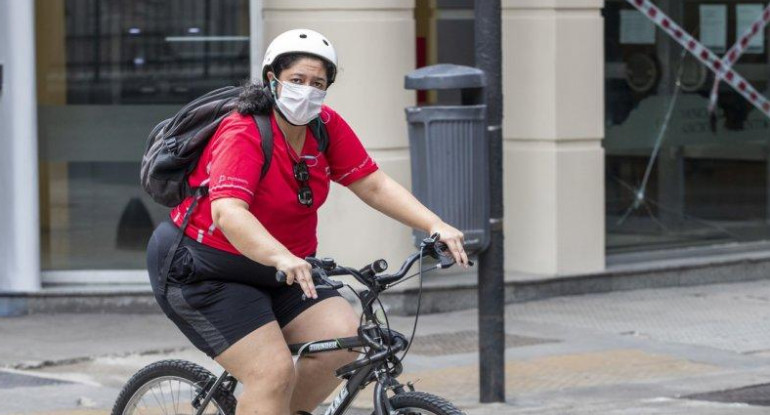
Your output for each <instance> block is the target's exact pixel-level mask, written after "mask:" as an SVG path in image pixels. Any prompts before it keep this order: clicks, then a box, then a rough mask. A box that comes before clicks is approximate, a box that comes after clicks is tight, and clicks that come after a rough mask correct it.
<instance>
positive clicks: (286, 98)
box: [270, 79, 326, 125]
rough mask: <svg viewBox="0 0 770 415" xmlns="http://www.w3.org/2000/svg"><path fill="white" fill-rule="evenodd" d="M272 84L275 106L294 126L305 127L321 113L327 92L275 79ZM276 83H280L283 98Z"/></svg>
mask: <svg viewBox="0 0 770 415" xmlns="http://www.w3.org/2000/svg"><path fill="white" fill-rule="evenodd" d="M273 81H274V82H271V83H270V86H271V89H272V92H273V96H274V97H276V99H275V104H276V105H277V106H278V109H279V110H280V111H281V114H283V116H284V117H286V120H287V121H289V122H290V123H292V124H294V125H305V124H307V123H309V122H310V121H311V120H312V119H313V118H315V117H317V116H318V114H320V113H321V105H322V104H323V102H324V98H325V97H326V91H322V90H320V89H318V88H314V87H312V86H308V85H297V84H292V83H287V82H281V81H279V80H277V79H273ZM276 83H280V84H281V85H282V86H283V88H281V96H280V97H279V96H278V94H277V93H276Z"/></svg>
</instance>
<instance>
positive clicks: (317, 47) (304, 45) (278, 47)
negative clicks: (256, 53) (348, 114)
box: [262, 29, 337, 85]
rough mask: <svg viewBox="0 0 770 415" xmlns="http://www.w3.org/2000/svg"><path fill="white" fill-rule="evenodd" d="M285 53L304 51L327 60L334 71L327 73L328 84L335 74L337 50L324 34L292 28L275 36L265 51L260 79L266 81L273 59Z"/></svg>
mask: <svg viewBox="0 0 770 415" xmlns="http://www.w3.org/2000/svg"><path fill="white" fill-rule="evenodd" d="M287 53H306V54H309V55H313V56H318V57H319V58H321V59H323V60H325V61H327V62H329V63H331V64H332V66H334V71H333V72H332V73H331V74H328V75H329V85H331V83H332V82H334V78H335V77H336V76H337V52H336V51H335V50H334V46H332V43H331V42H329V40H328V39H326V37H324V35H322V34H320V33H318V32H316V31H314V30H310V29H293V30H289V31H288V32H283V33H281V34H280V35H278V36H276V38H275V39H273V41H272V42H270V46H268V47H267V51H265V59H264V60H263V61H262V80H263V81H265V82H267V72H268V70H270V69H271V67H272V66H271V65H272V64H273V62H274V61H275V59H276V58H277V57H279V56H281V55H284V54H287Z"/></svg>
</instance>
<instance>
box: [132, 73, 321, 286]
mask: <svg viewBox="0 0 770 415" xmlns="http://www.w3.org/2000/svg"><path fill="white" fill-rule="evenodd" d="M241 92H243V87H233V86H228V87H224V88H220V89H217V90H214V91H211V92H209V93H206V94H204V95H202V96H200V97H198V98H196V99H194V100H193V101H191V102H190V103H188V104H187V105H185V106H184V107H182V109H180V110H179V112H177V113H176V114H175V115H174V116H173V117H171V118H169V119H166V120H163V121H161V122H160V123H159V124H158V125H156V126H155V128H153V129H152V131H151V132H150V136H149V137H148V138H147V146H146V147H145V149H144V155H143V156H142V165H141V170H140V179H141V183H142V187H143V188H144V190H145V191H146V192H147V193H149V195H150V196H152V198H153V200H155V201H156V202H157V203H160V204H161V205H164V206H168V207H175V206H177V205H179V204H180V203H182V201H184V200H185V199H186V198H188V197H190V196H195V198H194V199H193V202H192V204H191V205H190V208H189V209H187V212H186V213H185V215H184V219H183V221H182V226H181V230H180V233H179V236H178V237H177V239H176V240H175V241H174V244H173V245H172V248H171V249H170V251H169V253H168V255H167V256H166V258H165V260H164V262H163V268H162V269H161V273H160V285H159V287H160V289H161V292H165V288H166V276H167V274H168V271H169V268H170V267H171V260H172V259H173V257H174V253H175V252H176V250H177V248H178V247H179V244H180V243H181V242H182V238H183V236H184V230H185V229H186V228H187V224H188V222H189V220H190V216H191V214H192V212H193V210H194V209H195V207H196V206H197V204H198V201H199V200H200V199H201V198H202V197H204V196H206V195H207V194H208V187H207V186H201V187H197V188H191V187H190V185H189V183H188V182H187V178H188V176H189V175H190V173H192V171H193V169H195V166H196V165H197V163H198V158H199V157H200V155H201V153H202V152H203V149H204V148H205V147H206V144H207V143H208V142H209V140H210V139H211V137H212V136H213V135H214V133H215V132H216V130H217V127H218V126H219V123H220V122H222V120H223V119H224V118H225V117H226V116H228V115H229V114H230V113H231V112H232V111H233V110H234V109H235V107H236V101H237V98H238V96H239V95H240V94H241ZM253 117H254V121H255V122H256V124H257V128H258V129H259V134H260V136H261V138H262V151H263V153H264V157H265V163H264V164H263V165H262V173H261V177H265V175H266V174H267V171H268V169H269V168H270V162H271V160H272V156H273V132H272V129H271V127H270V118H269V117H268V116H267V115H254V116H253ZM310 128H311V130H312V131H313V135H314V136H315V137H316V139H317V140H318V149H319V150H320V151H321V152H325V151H326V149H327V147H328V145H329V135H328V132H327V130H326V126H325V125H324V123H323V122H321V120H320V118H315V119H314V120H313V121H311V122H310Z"/></svg>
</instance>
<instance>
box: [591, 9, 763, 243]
mask: <svg viewBox="0 0 770 415" xmlns="http://www.w3.org/2000/svg"><path fill="white" fill-rule="evenodd" d="M605 4H606V6H605V9H604V17H605V53H606V66H605V68H606V71H605V73H606V75H605V76H606V84H605V93H606V100H605V101H606V138H605V140H604V146H605V150H606V192H607V194H606V212H607V250H608V252H609V253H616V252H625V251H637V250H651V249H668V248H674V247H684V246H694V245H705V244H722V243H732V242H747V241H757V240H764V239H770V227H768V223H770V211H769V210H768V208H769V206H768V203H767V198H768V196H769V195H770V193H769V192H768V186H770V181H769V180H768V178H769V177H770V164H768V157H770V147H768V144H769V142H770V119H768V118H767V117H766V116H765V115H763V114H762V113H761V112H760V111H758V110H757V109H755V108H754V107H753V106H752V105H751V104H749V102H748V101H746V100H745V99H743V98H742V97H741V96H740V95H738V94H737V93H735V91H734V90H733V89H732V88H731V87H729V86H728V85H726V84H725V83H721V84H720V86H719V94H718V96H719V100H718V105H717V108H716V112H715V117H711V116H710V114H709V112H708V110H707V108H708V101H709V99H708V97H709V93H710V91H711V88H712V85H713V81H714V76H713V74H712V73H710V72H709V71H708V70H706V68H705V67H704V66H703V65H701V64H700V63H699V62H698V61H697V60H695V59H694V58H693V57H692V56H690V55H687V54H683V53H682V48H681V47H680V46H679V45H678V44H677V43H676V42H674V41H673V40H671V39H670V38H669V37H668V36H667V35H666V34H664V33H663V32H661V31H660V30H657V29H655V28H654V27H653V26H652V24H651V23H650V22H649V21H648V20H647V19H646V18H644V16H642V15H641V14H640V13H639V12H637V11H636V9H633V8H632V7H631V6H629V5H628V4H627V3H626V2H625V1H622V0H608V1H607V2H606V3H605ZM656 4H658V5H659V6H660V7H661V8H662V9H663V10H664V11H665V13H666V14H668V15H669V16H671V17H672V18H673V20H675V21H677V22H679V23H680V24H681V25H682V26H683V27H684V29H685V30H687V31H688V32H689V33H691V34H693V36H694V37H696V38H697V39H699V40H701V41H702V42H703V43H704V44H706V45H707V46H708V47H709V48H710V49H711V50H712V51H714V52H715V53H717V54H718V55H719V56H722V55H724V53H725V52H726V50H727V49H729V48H730V46H732V44H733V43H734V42H735V41H736V38H737V37H738V36H739V35H740V33H742V31H743V30H744V29H745V28H746V26H747V25H748V24H750V23H751V22H752V21H753V20H754V19H756V18H758V17H759V14H760V13H761V11H762V9H763V8H764V6H765V5H764V4H763V3H762V2H758V1H753V2H752V1H728V0H722V1H692V0H690V1H665V2H664V1H660V2H656ZM767 37H768V31H767V29H765V31H764V32H763V33H760V34H759V35H758V36H757V38H756V39H755V40H754V41H753V42H752V43H751V44H750V47H749V49H748V50H747V51H746V53H745V54H744V55H743V56H742V57H741V58H740V60H739V61H738V63H737V65H736V66H735V69H736V70H737V72H738V73H740V74H741V75H742V76H744V77H745V78H746V79H747V80H748V81H749V82H751V83H752V84H753V85H754V87H756V88H757V90H759V91H761V92H763V93H768V92H770V91H768V80H769V79H770V64H769V63H768V60H769V59H770V54H768V41H767Z"/></svg>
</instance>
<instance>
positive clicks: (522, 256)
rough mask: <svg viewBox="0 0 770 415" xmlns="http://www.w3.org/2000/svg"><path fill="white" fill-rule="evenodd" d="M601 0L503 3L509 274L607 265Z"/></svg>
mask: <svg viewBox="0 0 770 415" xmlns="http://www.w3.org/2000/svg"><path fill="white" fill-rule="evenodd" d="M603 3H604V2H603V1H602V0H503V2H502V7H503V94H504V108H505V119H504V123H503V137H504V151H505V155H504V168H505V173H504V183H505V238H506V242H505V248H506V265H505V267H506V271H507V272H509V273H510V275H511V276H512V277H513V278H516V275H517V274H520V273H528V274H540V275H549V276H552V275H574V274H580V273H588V272H596V271H600V270H602V269H603V268H604V265H605V258H604V257H605V255H604V252H605V226H604V218H605V215H604V150H603V149H602V145H601V140H602V138H603V136H604V46H603V27H604V25H603V20H602V17H601V8H602V7H603Z"/></svg>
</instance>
